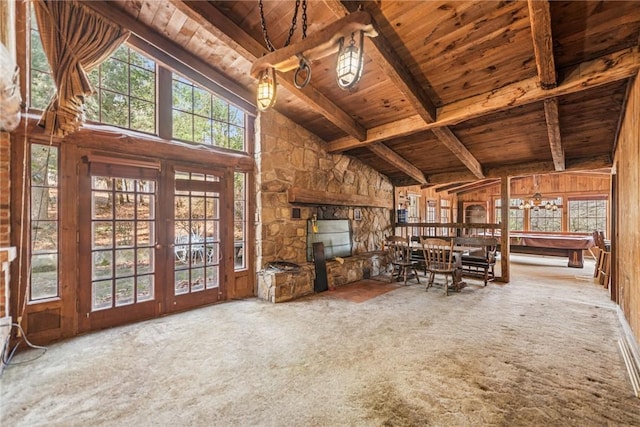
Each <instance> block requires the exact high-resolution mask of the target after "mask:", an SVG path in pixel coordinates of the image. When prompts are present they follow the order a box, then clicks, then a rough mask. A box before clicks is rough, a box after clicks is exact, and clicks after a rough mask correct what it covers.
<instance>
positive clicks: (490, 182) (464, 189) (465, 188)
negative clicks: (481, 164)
mask: <svg viewBox="0 0 640 427" xmlns="http://www.w3.org/2000/svg"><path fill="white" fill-rule="evenodd" d="M499 181H500V180H499V179H497V178H493V179H484V180H482V181H476V182H472V183H471V184H468V185H460V186H458V187H457V188H454V189H452V190H451V191H449V192H450V193H456V194H460V193H463V192H467V191H475V190H479V189H481V188H484V187H489V186H492V185H496V184H499Z"/></svg>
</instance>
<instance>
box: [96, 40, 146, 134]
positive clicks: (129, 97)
mask: <svg viewBox="0 0 640 427" xmlns="http://www.w3.org/2000/svg"><path fill="white" fill-rule="evenodd" d="M89 80H90V81H91V85H92V86H93V88H94V90H95V95H94V96H91V97H88V98H87V99H86V104H85V108H86V114H87V119H89V120H93V121H96V122H100V123H105V124H109V125H114V126H118V127H122V128H126V129H132V130H137V131H141V132H147V133H152V134H154V133H156V63H155V62H154V61H152V60H151V59H149V58H147V57H146V56H144V55H142V54H140V53H138V52H136V51H135V50H132V49H131V48H130V47H128V46H126V45H122V46H120V47H119V48H118V49H117V50H116V51H115V52H114V53H113V55H111V57H110V58H109V59H107V60H106V61H104V62H103V63H102V64H100V66H99V67H98V68H95V69H94V70H92V71H91V72H90V73H89Z"/></svg>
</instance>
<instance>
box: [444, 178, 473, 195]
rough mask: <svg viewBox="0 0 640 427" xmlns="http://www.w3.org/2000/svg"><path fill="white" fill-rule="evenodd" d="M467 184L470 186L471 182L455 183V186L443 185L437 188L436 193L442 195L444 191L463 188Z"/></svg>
mask: <svg viewBox="0 0 640 427" xmlns="http://www.w3.org/2000/svg"><path fill="white" fill-rule="evenodd" d="M467 184H469V181H462V182H454V183H453V184H447V185H442V186H440V187H438V188H436V193H440V192H443V191H450V190H451V189H452V188H456V187H462V186H464V185H467Z"/></svg>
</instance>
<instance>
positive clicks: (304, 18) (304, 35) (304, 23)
mask: <svg viewBox="0 0 640 427" xmlns="http://www.w3.org/2000/svg"><path fill="white" fill-rule="evenodd" d="M306 38H307V0H302V39H303V40H304V39H306Z"/></svg>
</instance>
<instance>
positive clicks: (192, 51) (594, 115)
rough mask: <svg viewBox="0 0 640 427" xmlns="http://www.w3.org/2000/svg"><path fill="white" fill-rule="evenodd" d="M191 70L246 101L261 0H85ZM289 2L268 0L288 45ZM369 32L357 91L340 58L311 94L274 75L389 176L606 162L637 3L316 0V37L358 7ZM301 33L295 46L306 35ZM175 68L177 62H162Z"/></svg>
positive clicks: (312, 117) (639, 17) (416, 177)
mask: <svg viewBox="0 0 640 427" xmlns="http://www.w3.org/2000/svg"><path fill="white" fill-rule="evenodd" d="M88 4H89V5H90V6H91V7H93V8H94V9H96V10H98V11H99V12H101V13H103V14H104V15H106V16H108V17H110V18H111V19H113V20H115V21H117V22H121V23H122V24H123V25H125V26H127V27H130V28H131V29H132V30H133V31H134V32H135V33H136V34H137V37H136V38H135V39H133V41H132V42H133V43H134V44H135V43H139V44H140V43H142V44H150V45H152V46H154V47H156V48H158V49H160V50H162V51H163V52H165V53H167V54H168V55H169V56H170V57H172V58H173V59H175V60H177V61H179V62H181V63H185V64H187V63H188V65H190V66H191V67H193V68H195V69H196V70H197V71H198V72H200V73H201V74H203V75H206V76H207V77H209V78H211V79H212V80H214V81H217V82H218V83H219V84H220V85H221V86H224V87H226V88H227V89H228V90H229V91H230V92H233V96H234V97H237V98H236V99H237V100H238V101H239V102H242V103H243V105H245V106H248V107H249V108H250V109H251V108H253V107H252V105H254V93H255V90H256V79H255V78H253V77H251V75H250V70H251V66H252V64H253V63H254V62H255V61H256V60H257V59H258V58H260V57H262V56H263V55H264V54H266V53H268V50H267V48H266V47H265V42H264V37H263V30H262V26H261V22H260V14H259V4H258V1H257V0H256V1H209V2H206V1H181V0H176V1H156V0H116V1H109V2H88ZM294 6H295V1H293V0H290V1H288V0H287V1H264V2H263V11H264V16H265V23H266V27H267V31H268V35H269V38H270V39H271V41H272V42H273V44H274V45H275V46H276V48H280V47H282V46H283V45H284V43H285V39H286V37H287V34H288V32H289V27H290V24H291V20H292V16H293V11H294V8H295V7H294ZM359 6H362V7H363V9H364V10H365V11H366V12H368V13H369V14H370V15H371V17H372V20H373V23H374V28H375V29H376V31H377V32H378V36H377V37H374V38H367V39H366V41H365V59H366V62H365V65H364V75H363V77H362V80H361V81H360V83H359V84H358V86H357V88H355V90H351V91H343V90H341V89H339V88H338V86H337V85H336V82H335V81H336V75H335V55H331V56H328V57H325V58H322V59H318V60H316V61H314V62H312V64H311V68H312V77H311V82H310V84H309V85H308V86H307V87H305V88H304V89H297V88H296V87H295V85H294V84H293V72H287V73H280V74H279V75H278V83H279V87H278V100H277V103H276V105H275V109H276V110H278V111H279V112H280V113H282V114H283V115H285V116H287V117H289V118H291V119H292V120H293V121H295V122H297V123H298V124H300V125H301V126H303V127H305V128H306V129H308V130H309V131H311V132H313V133H314V134H316V135H318V136H319V137H320V138H321V139H323V140H324V141H326V147H327V150H328V151H330V152H333V153H346V154H348V155H351V156H355V157H357V158H359V159H360V160H362V161H363V162H365V163H367V164H369V165H370V166H372V167H373V168H375V169H376V170H378V171H380V172H381V173H383V174H385V175H387V176H388V177H389V178H390V179H391V180H392V181H393V182H394V183H395V184H396V185H409V184H422V185H425V186H426V185H432V184H443V183H450V182H473V181H477V180H481V179H490V178H496V177H500V176H507V175H509V176H518V175H529V174H532V173H545V172H561V171H570V170H593V169H601V168H607V167H610V166H611V165H612V156H613V151H614V149H615V141H616V139H617V132H618V129H619V126H620V121H621V118H622V114H623V112H624V109H625V101H626V97H627V87H628V85H629V82H630V80H631V79H633V78H635V76H636V75H637V74H638V68H639V67H640V59H639V58H640V57H639V53H638V48H639V42H640V6H639V5H638V3H637V2H636V1H628V2H624V1H611V2H602V1H577V2H574V1H553V2H547V1H537V0H536V1H529V2H526V1H515V2H511V1H422V2H416V1H384V0H378V1H366V2H340V1H335V0H324V1H309V2H308V4H307V10H306V11H307V16H308V28H307V34H308V36H309V37H310V36H312V35H313V34H314V33H316V32H318V31H319V30H320V29H322V28H323V27H325V26H326V25H329V24H330V23H332V22H335V21H336V20H338V19H340V18H341V17H343V16H345V15H346V14H348V13H350V12H353V11H355V10H357V8H358V7H359ZM297 26H298V27H299V28H298V29H297V31H296V34H295V35H294V37H293V39H292V44H295V43H297V42H299V41H300V37H301V36H300V33H301V31H300V27H301V26H302V24H301V12H300V13H299V15H298V25H297ZM169 65H170V64H169Z"/></svg>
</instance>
